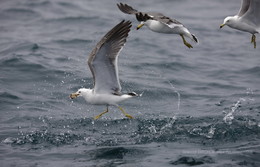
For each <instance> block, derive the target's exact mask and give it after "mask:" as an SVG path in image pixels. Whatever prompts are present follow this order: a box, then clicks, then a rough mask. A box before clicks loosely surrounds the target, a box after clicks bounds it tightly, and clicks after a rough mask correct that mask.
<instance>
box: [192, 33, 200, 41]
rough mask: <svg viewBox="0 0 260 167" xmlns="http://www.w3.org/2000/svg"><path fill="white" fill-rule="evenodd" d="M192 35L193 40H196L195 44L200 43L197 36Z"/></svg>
mask: <svg viewBox="0 0 260 167" xmlns="http://www.w3.org/2000/svg"><path fill="white" fill-rule="evenodd" d="M191 35H192V38H193V39H194V41H195V42H197V43H199V40H198V39H197V38H196V36H195V35H193V34H191Z"/></svg>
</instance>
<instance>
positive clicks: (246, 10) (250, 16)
mask: <svg viewBox="0 0 260 167" xmlns="http://www.w3.org/2000/svg"><path fill="white" fill-rule="evenodd" d="M225 25H228V26H229V27H231V28H234V29H238V30H241V31H246V32H249V33H251V34H252V37H251V43H253V44H254V48H256V36H255V34H256V33H259V32H260V0H241V7H240V10H239V12H238V13H237V15H235V16H228V17H226V18H225V19H224V22H223V24H221V25H220V28H222V27H224V26H225Z"/></svg>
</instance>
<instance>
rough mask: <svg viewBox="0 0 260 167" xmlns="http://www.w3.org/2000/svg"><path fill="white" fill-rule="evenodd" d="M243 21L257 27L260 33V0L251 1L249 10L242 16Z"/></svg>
mask: <svg viewBox="0 0 260 167" xmlns="http://www.w3.org/2000/svg"><path fill="white" fill-rule="evenodd" d="M244 1H245V0H244ZM248 1H249V0H248ZM241 19H242V20H243V21H245V22H247V23H248V24H251V25H253V26H256V27H257V31H258V32H260V0H250V5H249V8H248V10H247V11H246V13H244V15H242V16H241Z"/></svg>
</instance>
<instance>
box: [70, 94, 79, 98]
mask: <svg viewBox="0 0 260 167" xmlns="http://www.w3.org/2000/svg"><path fill="white" fill-rule="evenodd" d="M78 96H79V94H78V93H71V94H70V98H71V99H75V98H77V97H78Z"/></svg>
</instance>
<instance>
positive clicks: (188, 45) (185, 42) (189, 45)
mask: <svg viewBox="0 0 260 167" xmlns="http://www.w3.org/2000/svg"><path fill="white" fill-rule="evenodd" d="M180 36H181V38H182V41H183V43H184V45H186V46H187V47H188V48H193V47H192V46H191V44H189V43H188V42H187V41H186V40H185V38H184V36H183V35H182V34H180Z"/></svg>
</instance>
